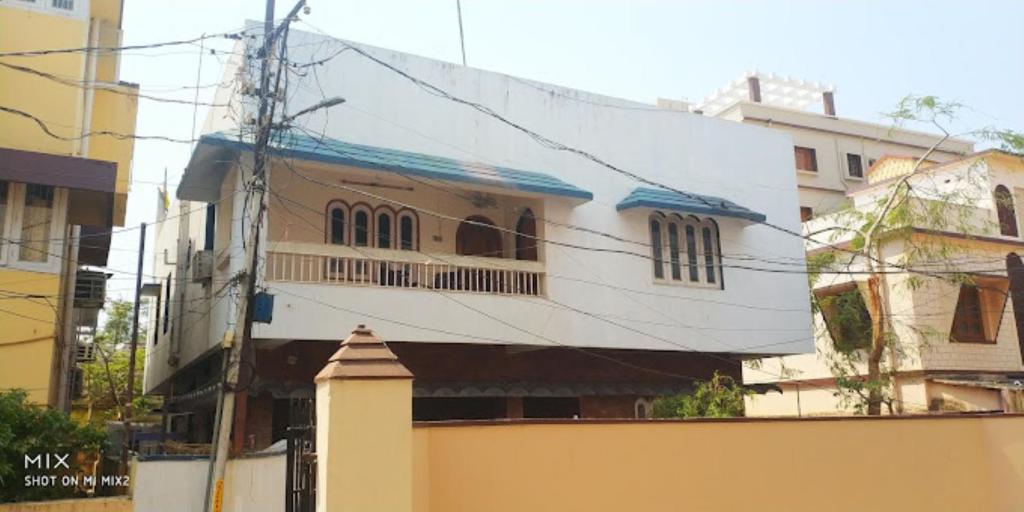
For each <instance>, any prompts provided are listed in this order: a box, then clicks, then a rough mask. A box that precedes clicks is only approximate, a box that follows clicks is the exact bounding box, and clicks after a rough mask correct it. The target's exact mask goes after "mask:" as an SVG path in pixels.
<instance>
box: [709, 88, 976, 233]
mask: <svg viewBox="0 0 1024 512" xmlns="http://www.w3.org/2000/svg"><path fill="white" fill-rule="evenodd" d="M815 106H819V107H820V110H818V111H815V110H812V109H814V108H815ZM893 107H894V108H895V105H894V106H893ZM697 109H698V110H700V111H702V112H703V113H704V115H709V116H714V117H718V118H720V119H729V120H731V121H736V122H741V123H745V124H753V125H758V126H765V127H769V128H773V129H776V130H780V131H783V132H786V133H788V134H789V135H790V136H792V137H793V153H794V164H795V172H796V176H797V185H798V187H799V190H800V216H801V218H802V219H803V220H807V219H810V218H811V217H813V216H816V215H820V214H824V213H829V212H833V211H836V210H837V209H839V208H841V207H843V206H845V205H846V204H847V203H846V193H847V192H848V191H850V190H854V189H858V188H861V187H863V186H864V184H865V176H866V175H867V172H868V169H869V168H870V167H871V166H872V165H873V164H874V163H875V162H876V161H877V160H879V159H880V158H882V157H883V156H915V157H919V156H921V155H923V154H925V153H926V152H927V151H928V149H929V148H931V147H932V146H933V145H935V144H937V143H939V141H940V140H942V137H941V136H940V135H935V134H931V133H923V132H919V131H914V130H909V129H906V128H903V127H899V126H895V124H894V123H870V122H864V121H859V120H855V119H849V118H843V117H840V116H838V115H837V114H836V101H835V89H834V88H833V87H830V86H824V85H821V84H817V83H809V82H805V81H803V80H795V79H791V78H785V77H779V76H775V75H772V74H765V73H758V72H754V73H747V74H746V75H745V76H744V77H742V78H740V79H737V80H735V81H733V82H732V83H730V84H729V85H727V86H726V87H724V88H722V89H720V90H718V91H716V92H715V93H714V94H712V95H711V96H709V97H708V98H706V99H705V100H704V101H703V102H702V103H701V104H700V105H699V106H698V107H697ZM973 148H974V145H973V143H972V142H970V141H967V140H963V139H957V138H949V139H947V140H946V141H944V142H942V144H940V145H939V146H938V148H937V149H936V150H935V151H934V152H932V153H931V154H930V155H929V156H928V159H929V160H930V161H933V162H946V161H949V160H952V159H956V158H959V157H960V156H963V155H966V154H968V153H970V152H971V151H973Z"/></svg>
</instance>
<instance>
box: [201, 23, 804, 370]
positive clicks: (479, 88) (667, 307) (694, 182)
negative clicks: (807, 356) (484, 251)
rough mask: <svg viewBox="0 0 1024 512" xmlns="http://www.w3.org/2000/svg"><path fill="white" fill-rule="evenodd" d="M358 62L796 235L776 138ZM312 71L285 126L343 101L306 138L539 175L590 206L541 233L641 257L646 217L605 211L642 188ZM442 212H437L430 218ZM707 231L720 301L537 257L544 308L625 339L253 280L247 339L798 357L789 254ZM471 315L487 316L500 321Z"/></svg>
mask: <svg viewBox="0 0 1024 512" xmlns="http://www.w3.org/2000/svg"><path fill="white" fill-rule="evenodd" d="M290 44H291V49H290V50H289V57H290V58H291V59H292V60H293V61H294V62H300V63H301V62H310V61H314V60H317V59H321V58H324V57H328V56H330V55H332V54H334V53H336V52H337V51H338V50H339V49H340V48H341V47H340V46H338V44H337V43H334V42H331V41H329V40H327V39H324V38H322V37H321V36H316V35H311V34H307V33H302V32H299V31H292V32H291V36H290ZM362 48H365V49H366V50H367V51H368V52H371V53H372V54H373V55H375V56H377V57H379V58H381V59H383V60H385V61H387V62H389V63H391V64H393V65H395V66H397V67H399V68H401V69H403V70H406V71H407V72H408V73H410V74H411V75H414V76H416V77H418V78H421V79H423V80H425V81H427V82H429V83H432V84H435V85H437V86H438V87H441V88H443V89H444V90H446V91H449V92H451V93H452V94H454V95H456V96H459V97H462V98H465V99H468V100H470V101H473V102H478V103H480V104H483V105H486V106H487V107H488V108H490V109H493V110H494V111H495V112H497V113H499V114H500V115H503V116H506V117H507V118H509V119H511V120H512V121H514V122H516V123H520V124H521V125H523V126H526V127H529V128H530V129H532V130H535V131H537V132H539V133H541V134H543V135H544V136H545V137H548V138H550V139H553V140H556V141H559V142H561V143H564V144H567V145H569V146H573V147H576V148H580V149H583V150H585V151H589V152H591V153H593V154H595V155H597V156H599V157H600V158H602V159H604V160H605V161H607V162H610V163H612V164H614V165H616V166H619V167H622V168H625V169H628V170H630V171H631V172H635V173H637V174H640V175H643V176H645V177H648V178H650V179H652V180H656V181H659V182H662V183H665V184H668V185H670V186H672V187H676V188H680V189H683V190H686V191H690V192H694V193H700V194H709V195H714V196H720V197H723V198H727V199H729V200H731V201H734V202H736V203H738V204H741V205H743V206H746V207H748V208H751V209H753V210H756V211H759V212H762V213H764V214H766V215H767V218H768V221H769V222H771V223H774V224H776V225H779V226H781V227H783V228H785V229H789V230H793V231H799V217H798V208H797V204H798V201H797V191H796V178H795V176H794V173H793V167H794V165H793V151H792V140H791V139H790V137H789V136H788V135H786V134H783V133H779V132H776V131H773V130H768V129H764V128H760V127H754V126H747V125H743V124H739V123H733V122H729V121H726V120H721V119H713V118H707V117H703V116H700V115H693V114H688V113H680V112H673V111H652V110H649V109H635V108H630V107H635V106H636V104H633V103H630V102H627V101H624V100H618V99H614V98H608V97H603V96H597V95H594V94H590V93H586V92H582V91H576V90H571V89H564V88H560V87H557V86H552V85H546V84H539V83H535V82H527V81H525V80H521V79H518V78H514V77H509V76H506V75H501V74H498V73H492V72H487V71H482V70H477V69H472V68H464V67H461V66H456V65H453V64H449V63H445V62H439V61H434V60H429V59H425V58H420V57H416V56H412V55H407V54H401V53H397V52H391V51H388V50H382V49H376V48H370V47H362ZM316 69H317V78H318V80H317V81H314V79H313V78H312V77H308V78H306V79H296V78H294V77H293V78H291V82H290V83H289V86H290V89H289V92H290V95H289V99H288V103H287V104H288V111H289V112H295V111H297V110H299V109H301V108H304V107H306V106H308V105H311V104H314V103H316V102H318V101H320V100H321V99H323V98H324V97H335V96H340V97H342V98H344V99H345V100H346V102H345V104H344V105H341V106H338V107H334V108H332V109H330V110H329V111H320V112H317V113H313V114H310V115H308V116H304V117H303V118H302V121H301V123H300V124H301V125H303V126H304V127H305V128H306V129H308V130H311V131H313V132H323V133H325V134H327V135H328V136H329V137H332V138H336V139H340V140H343V141H346V142H353V143H360V144H368V145H374V146H382V147H388V148H395V149H401V150H406V151H414V152H421V153H426V154H430V155H437V156H444V157H449V158H454V159H458V160H464V161H472V162H480V163H484V164H491V165H502V166H507V167H513V168H517V169H523V170H532V171H540V172H544V173H548V174H552V175H555V176H557V177H559V178H561V179H562V180H564V181H566V182H568V183H571V184H573V185H576V186H578V187H581V188H584V189H586V190H589V191H591V192H593V194H594V196H595V198H594V200H593V201H591V202H588V203H585V204H582V205H579V206H573V205H572V204H570V203H569V202H567V201H565V200H562V199H559V198H552V197H549V198H546V199H544V205H543V211H544V215H545V216H546V217H547V218H548V219H551V220H553V221H555V222H561V223H570V224H575V225H581V226H586V227H589V228H593V229H598V230H602V231H606V232H609V233H611V234H613V235H616V236H621V237H625V238H628V239H632V240H638V241H641V242H643V243H649V235H648V232H647V216H648V214H649V213H650V210H641V209H637V210H630V211H625V212H618V211H616V210H615V204H616V203H618V202H619V201H621V200H622V199H623V198H624V197H626V196H627V195H628V194H629V192H630V191H631V190H633V189H634V188H635V187H637V186H641V184H640V183H637V182H636V181H634V180H631V179H629V178H627V177H624V176H621V175H619V174H616V173H614V172H612V171H610V170H608V169H606V168H603V167H601V166H599V165H596V164H594V163H593V162H589V161H587V160H585V159H583V158H580V157H579V156H576V155H572V154H569V153H566V152H559V151H554V150H552V149H549V148H546V147H543V146H541V145H540V144H538V143H537V142H536V141H534V140H533V139H531V138H530V137H528V136H526V135H524V134H522V133H521V132H518V131H516V130H514V129H512V128H510V127H508V126H507V125H505V124H502V123H500V122H498V121H496V120H494V119H492V118H490V117H488V116H486V115H483V114H481V113H479V112H476V111H474V110H472V109H470V108H467V107H465V106H460V105H457V104H455V103H452V102H451V101H449V100H447V99H443V98H439V97H437V96H434V95H431V94H428V93H427V92H425V91H423V90H422V89H421V88H419V87H417V86H416V85H414V84H412V83H410V82H408V81H406V80H405V79H403V78H402V77H400V76H399V75H397V74H395V73H393V72H392V71H389V70H387V69H385V68H383V67H381V66H379V65H377V64H375V63H373V62H371V61H370V60H368V59H366V58H365V57H363V56H360V55H358V54H357V53H355V52H352V51H347V52H343V53H340V54H337V55H336V56H335V57H333V58H332V59H331V60H329V61H328V62H327V63H326V64H324V65H323V66H318V67H317V68H316ZM225 75H226V76H228V75H232V73H230V72H226V73H225ZM321 90H322V91H323V92H322V93H321ZM618 107H627V108H618ZM232 123H233V122H232V121H231V120H230V119H226V118H223V117H216V118H215V117H211V119H208V121H207V127H208V129H210V130H223V129H233V128H234V126H233V124H232ZM376 192H378V193H380V191H376ZM385 195H386V193H385ZM311 203H312V201H311ZM306 206H308V207H310V208H316V209H323V208H324V207H325V206H326V205H325V204H320V203H319V202H317V203H316V204H308V205H306ZM444 207H445V205H444V204H437V205H435V206H434V209H438V210H439V209H443V208H444ZM423 218H424V215H423V214H422V213H421V219H423ZM716 221H718V223H719V226H720V238H721V245H722V251H723V254H725V255H726V259H725V262H724V263H725V266H726V268H725V270H724V283H725V286H724V289H722V290H719V289H704V288H691V287H685V286H676V285H665V284H657V283H655V282H654V279H653V275H652V271H651V262H650V261H649V260H645V259H641V258H635V257H631V256H624V255H615V254H607V253H595V252H590V251H581V250H576V249H568V248H564V247H555V246H553V245H551V244H548V246H547V247H545V250H544V251H543V254H544V258H545V268H546V271H547V273H548V274H552V275H557V276H561V277H562V278H549V279H548V280H547V289H548V296H549V297H550V298H551V299H553V300H555V301H558V302H560V303H564V304H570V305H572V306H573V307H575V308H579V309H582V310H585V311H587V312H590V313H594V314H596V315H601V316H612V315H614V316H615V321H616V322H618V323H619V324H622V325H626V326H628V327H621V326H614V325H611V324H610V323H608V322H605V321H602V320H599V319H595V318H593V317H588V316H586V315H582V314H579V313H574V312H571V311H566V310H564V309H561V308H559V307H558V306H556V305H553V304H552V303H551V302H547V301H545V300H543V299H539V298H517V297H496V296H487V295H483V294H465V293H463V294H452V295H451V296H452V297H455V298H456V299H457V300H459V301H462V302H465V303H466V304H468V305H469V306H471V307H472V308H475V309H478V310H479V311H481V312H483V313H484V314H481V313H480V312H476V311H472V310H471V309H469V308H466V307H463V306H460V305H459V304H457V303H455V302H454V301H452V300H451V299H447V298H445V297H442V296H441V295H440V294H438V293H433V292H429V291H422V290H421V291H414V290H383V289H366V288H352V287H344V286H324V285H293V284H278V283H268V286H269V288H270V290H271V292H272V293H276V294H277V296H276V304H275V311H274V322H273V323H272V324H270V325H257V327H256V329H255V335H256V336H257V337H260V338H273V339H284V340H287V339H323V340H331V341H337V340H339V339H341V338H343V337H344V335H345V334H346V333H347V332H349V331H350V330H351V329H352V327H353V326H354V325H356V324H359V323H365V324H368V325H369V326H370V327H372V328H374V329H375V330H376V331H377V333H378V334H379V335H380V336H382V337H383V338H384V339H387V340H402V341H425V342H432V341H458V342H468V343H472V342H484V343H494V341H493V339H495V338H497V339H502V340H506V341H507V342H509V343H521V344H539V345H551V344H552V340H554V342H557V343H564V344H571V345H576V346H590V347H617V348H644V349H659V350H699V351H715V352H761V353H791V352H805V351H809V350H810V349H811V347H812V336H811V330H810V324H811V319H810V311H809V305H808V300H807V290H806V286H807V285H806V277H805V276H804V275H803V274H802V273H800V272H802V269H803V264H802V262H803V254H804V251H803V244H802V240H801V239H800V238H799V237H795V236H791V235H787V234H784V233H782V232H780V231H777V230H774V229H771V228H769V227H765V226H762V225H757V224H750V223H744V222H739V221H736V220H733V219H727V218H718V219H716ZM271 222H273V220H271ZM544 229H545V236H546V237H548V238H550V239H553V240H558V241H560V242H565V243H571V244H580V245H586V246H593V247H604V248H620V249H628V250H637V249H638V247H637V246H636V245H632V244H621V243H618V242H613V241H611V240H609V239H607V238H604V237H600V236H596V235H593V234H588V233H582V232H580V231H575V230H570V229H565V228H559V227H557V226H551V225H548V226H545V228H544ZM217 250H218V251H221V250H223V247H218V249H217ZM639 250H640V251H643V250H644V249H643V247H639ZM750 256H753V257H754V258H767V257H770V258H774V259H782V260H784V261H786V262H787V264H786V265H785V266H784V267H782V268H784V269H789V270H795V272H779V273H769V272H758V271H754V270H748V269H743V268H736V266H741V267H743V266H748V267H749V266H754V267H757V266H773V267H776V268H778V267H779V265H778V264H771V263H764V262H761V261H757V260H754V261H751V260H750V259H749V257H750ZM579 280H584V281H591V282H595V283H598V284H587V283H582V282H579ZM616 287H617V288H616ZM621 288H628V289H631V290H634V291H631V292H630V291H623V290H622V289H621ZM321 303H322V304H321ZM342 309H343V310H348V311H349V312H345V311H342ZM486 315H492V316H494V317H497V318H501V319H502V321H503V322H504V323H503V322H499V321H495V320H493V319H491V318H487V316H486ZM382 318H384V319H399V320H401V321H403V322H406V323H407V324H413V325H414V326H410V325H398V324H396V323H394V322H389V321H387V320H381V319H382ZM509 324H510V325H515V326H517V327H518V328H519V329H515V328H510V327H509ZM216 330H221V331H222V329H221V327H218V326H213V325H211V335H210V336H209V338H208V339H210V340H214V339H215V338H216V334H214V333H213V331H216ZM439 330H448V331H457V332H458V333H459V334H454V335H453V334H443V333H440V332H438V331H439ZM484 338H488V339H491V340H492V341H488V340H487V339H484ZM666 340H667V341H666Z"/></svg>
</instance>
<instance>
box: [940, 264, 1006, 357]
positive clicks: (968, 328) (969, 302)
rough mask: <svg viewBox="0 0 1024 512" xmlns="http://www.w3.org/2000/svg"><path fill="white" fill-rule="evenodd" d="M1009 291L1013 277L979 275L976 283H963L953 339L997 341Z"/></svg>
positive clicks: (954, 320) (981, 341) (954, 319)
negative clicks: (1010, 279) (1010, 278)
mask: <svg viewBox="0 0 1024 512" xmlns="http://www.w3.org/2000/svg"><path fill="white" fill-rule="evenodd" d="M1008 291H1009V280H1008V279H1006V278H1003V277H990V276H984V277H975V278H974V283H973V284H963V285H961V286H960V295H959V297H958V298H957V302H956V312H955V313H954V314H953V327H952V328H951V329H950V333H949V336H950V340H951V341H953V342H958V343H995V342H996V336H997V335H998V332H999V322H1000V321H1001V320H1002V317H1003V309H1004V307H1005V306H1006V295H1007V294H1008Z"/></svg>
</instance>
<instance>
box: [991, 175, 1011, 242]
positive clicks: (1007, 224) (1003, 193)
mask: <svg viewBox="0 0 1024 512" xmlns="http://www.w3.org/2000/svg"><path fill="white" fill-rule="evenodd" d="M992 197H993V200H994V201H995V204H996V216H997V217H998V218H999V234H1001V235H1003V236H1017V210H1016V209H1015V208H1014V207H1013V194H1011V193H1010V190H1009V189H1007V188H1006V187H1004V186H1003V185H998V186H996V190H995V192H993V193H992Z"/></svg>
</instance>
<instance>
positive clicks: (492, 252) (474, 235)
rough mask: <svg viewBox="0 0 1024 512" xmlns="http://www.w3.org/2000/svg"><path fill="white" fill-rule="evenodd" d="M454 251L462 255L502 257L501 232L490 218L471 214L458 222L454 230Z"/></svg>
mask: <svg viewBox="0 0 1024 512" xmlns="http://www.w3.org/2000/svg"><path fill="white" fill-rule="evenodd" d="M455 253H456V254H461V255H464V256H486V257H489V258H500V257H502V250H501V232H500V231H498V228H496V227H495V225H494V222H491V219H488V218H487V217H484V216H482V215H473V216H470V217H467V218H466V220H464V221H462V223H461V224H459V229H458V230H457V231H456V232H455Z"/></svg>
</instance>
